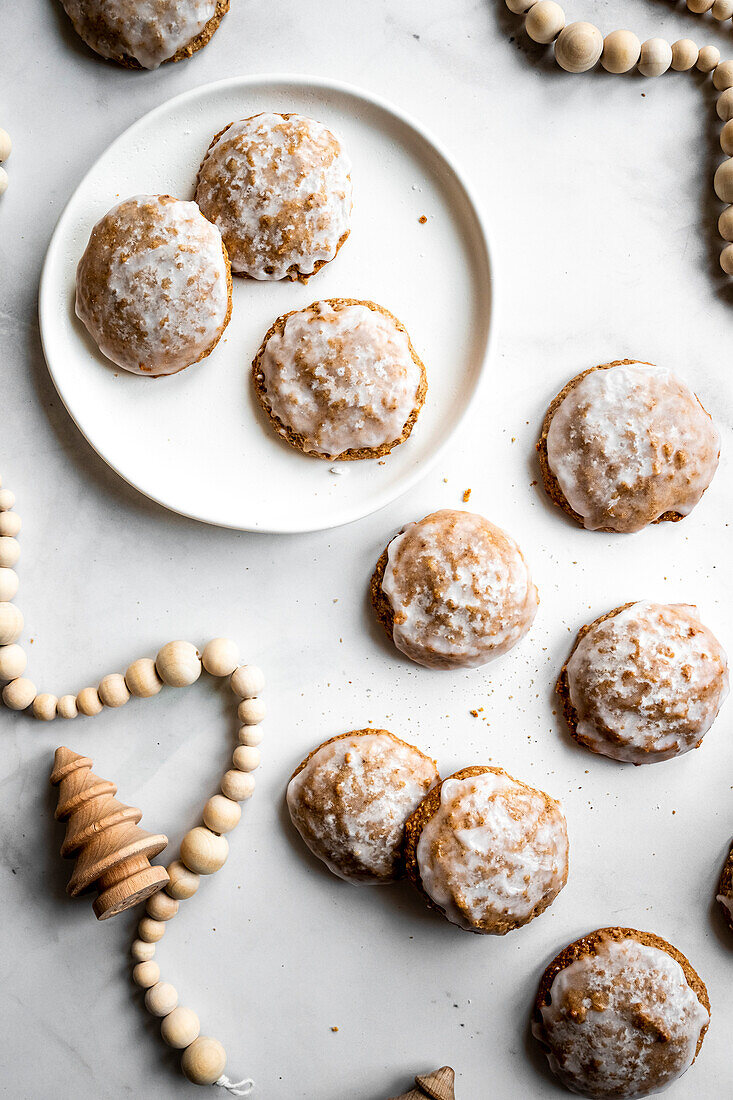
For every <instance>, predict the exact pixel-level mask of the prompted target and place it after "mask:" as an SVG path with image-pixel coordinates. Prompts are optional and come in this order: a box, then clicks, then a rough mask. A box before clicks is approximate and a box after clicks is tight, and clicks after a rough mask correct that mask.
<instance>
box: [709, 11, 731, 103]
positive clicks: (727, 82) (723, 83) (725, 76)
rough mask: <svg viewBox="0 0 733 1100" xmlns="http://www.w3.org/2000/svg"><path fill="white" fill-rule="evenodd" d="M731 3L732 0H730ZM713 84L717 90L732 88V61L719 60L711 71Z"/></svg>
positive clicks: (722, 90)
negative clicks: (713, 70)
mask: <svg viewBox="0 0 733 1100" xmlns="http://www.w3.org/2000/svg"><path fill="white" fill-rule="evenodd" d="M731 4H733V0H731ZM713 85H714V86H715V88H717V90H718V91H719V92H724V91H725V90H726V88H733V61H721V62H720V64H719V65H717V66H716V68H715V72H714V73H713Z"/></svg>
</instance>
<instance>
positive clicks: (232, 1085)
mask: <svg viewBox="0 0 733 1100" xmlns="http://www.w3.org/2000/svg"><path fill="white" fill-rule="evenodd" d="M214 1084H215V1085H218V1086H219V1087H220V1088H222V1089H226V1090H227V1092H230V1093H231V1094H232V1096H249V1094H250V1093H251V1091H252V1089H253V1088H254V1087H255V1083H254V1081H253V1080H252V1078H251V1077H245V1079H244V1080H243V1081H230V1080H229V1078H228V1077H227V1076H226V1075H225V1074H223V1073H222V1075H221V1077H220V1078H219V1080H218V1081H214Z"/></svg>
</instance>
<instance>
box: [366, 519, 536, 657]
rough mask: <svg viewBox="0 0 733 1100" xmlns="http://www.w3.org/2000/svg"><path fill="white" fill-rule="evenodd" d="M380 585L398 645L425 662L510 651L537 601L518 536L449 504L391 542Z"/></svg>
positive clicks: (410, 655)
mask: <svg viewBox="0 0 733 1100" xmlns="http://www.w3.org/2000/svg"><path fill="white" fill-rule="evenodd" d="M382 591H383V592H384V594H385V596H386V597H387V600H388V601H389V604H390V606H391V608H392V611H393V614H394V627H393V638H394V643H395V645H396V646H397V648H398V649H399V650H401V652H402V653H404V654H406V656H408V657H410V658H411V659H412V660H413V661H417V662H418V664H421V665H426V666H427V667H428V668H474V667H476V666H478V665H483V664H486V662H487V661H490V660H493V659H494V658H495V657H498V656H500V655H501V654H502V653H506V652H507V650H509V649H511V648H512V646H514V645H516V643H517V642H518V641H519V640H520V638H522V637H523V636H524V635H525V634H526V633H527V631H528V630H529V628H530V626H531V625H532V622H533V620H534V617H535V614H536V612H537V604H538V599H537V589H536V588H535V586H534V585H533V584H532V579H531V577H530V573H529V569H528V568H527V564H526V562H525V560H524V558H523V557H522V553H521V551H520V549H519V547H518V546H517V544H516V543H515V542H514V540H513V539H512V538H510V537H509V535H507V534H506V533H505V532H504V531H502V530H501V529H500V528H498V527H495V526H494V525H493V524H492V523H489V521H488V520H487V519H484V517H483V516H479V515H475V514H473V513H472V512H458V511H453V510H451V509H444V510H442V511H440V512H434V513H433V514H432V515H430V516H426V517H425V519H422V520H419V521H418V522H417V523H409V524H408V525H407V526H406V527H405V528H404V530H403V532H402V533H401V534H399V535H397V537H396V538H394V539H393V540H392V542H391V543H390V544H389V548H388V554H387V565H386V568H385V571H384V579H383V581H382Z"/></svg>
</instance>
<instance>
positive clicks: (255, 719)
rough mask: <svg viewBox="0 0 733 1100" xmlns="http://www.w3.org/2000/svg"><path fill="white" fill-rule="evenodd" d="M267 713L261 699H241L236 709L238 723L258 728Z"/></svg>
mask: <svg viewBox="0 0 733 1100" xmlns="http://www.w3.org/2000/svg"><path fill="white" fill-rule="evenodd" d="M266 713H267V707H266V706H265V703H264V700H262V699H243V700H242V702H241V703H240V704H239V706H238V707H237V716H238V717H239V721H240V722H242V723H243V724H244V725H245V726H258V725H259V724H260V722H261V721H262V720H263V718H264V717H265V715H266Z"/></svg>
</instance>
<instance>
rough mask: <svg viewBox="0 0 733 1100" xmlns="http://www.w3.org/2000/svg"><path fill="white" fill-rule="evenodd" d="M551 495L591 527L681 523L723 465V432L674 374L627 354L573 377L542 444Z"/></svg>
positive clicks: (546, 426) (610, 528) (541, 457)
mask: <svg viewBox="0 0 733 1100" xmlns="http://www.w3.org/2000/svg"><path fill="white" fill-rule="evenodd" d="M537 450H538V452H539V461H540V468H541V471H542V480H543V482H544V485H545V489H546V490H547V493H548V495H549V496H550V499H551V500H552V501H553V502H554V503H555V504H557V505H558V506H559V507H560V508H562V509H563V511H564V512H566V513H567V514H568V515H569V516H570V517H571V518H572V519H574V520H575V521H576V522H577V523H579V524H580V525H581V526H582V527H585V528H587V529H588V530H589V531H610V532H614V531H618V532H631V531H640V530H641V529H642V528H643V527H646V526H647V524H649V523H660V522H661V521H662V520H679V519H682V518H683V517H684V516H686V515H687V514H688V513H689V512H691V511H692V509H693V508H694V507H695V505H696V504H697V503H698V501H699V500H700V497H701V496H702V495H703V493H704V492H705V490H706V489H707V487H708V485H709V484H710V482H711V481H712V478H713V474H714V473H715V471H716V469H717V466H718V457H719V454H720V437H719V435H718V432H717V429H716V428H715V425H714V424H713V422H712V420H711V418H710V416H709V414H708V413H707V412H706V411H705V409H704V408H703V407H702V405H701V404H700V401H699V400H698V398H697V397H696V396H695V394H694V393H693V392H692V390H690V389H689V388H688V387H687V386H686V385H685V383H684V382H682V381H681V380H680V379H679V378H677V377H676V376H675V375H674V374H672V372H671V371H668V370H664V369H662V368H661V367H656V366H654V365H653V364H651V363H638V362H636V361H635V360H633V359H622V360H619V361H617V362H615V363H606V364H604V365H603V366H599V367H592V368H591V369H590V370H587V371H584V372H583V374H579V375H578V376H577V378H573V379H572V380H571V381H570V382H568V384H567V386H565V388H564V389H563V390H562V391H561V392H560V393H559V394H558V395H557V397H556V398H555V399H554V401H553V402H552V404H551V405H550V408H549V409H548V411H547V415H546V416H545V420H544V424H543V425H542V434H541V436H540V440H539V442H538V444H537Z"/></svg>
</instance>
